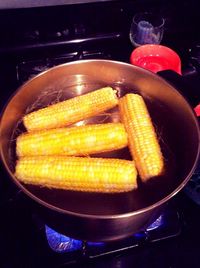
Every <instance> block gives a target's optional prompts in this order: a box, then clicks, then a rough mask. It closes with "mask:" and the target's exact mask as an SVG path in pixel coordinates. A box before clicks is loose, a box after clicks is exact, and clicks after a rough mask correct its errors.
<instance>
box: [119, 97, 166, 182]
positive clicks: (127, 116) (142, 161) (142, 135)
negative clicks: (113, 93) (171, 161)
mask: <svg viewBox="0 0 200 268" xmlns="http://www.w3.org/2000/svg"><path fill="white" fill-rule="evenodd" d="M119 109H120V115H121V118H122V121H123V122H124V125H125V128H126V131H127V133H128V144H129V149H130V153H131V155H132V157H133V159H134V160H135V165H136V168H137V169H138V173H139V175H140V177H141V179H142V180H143V181H146V180H148V179H149V178H151V177H154V176H158V175H161V174H162V172H163V169H164V161H163V156H162V152H161V148H160V145H159V142H158V139H157V135H156V132H155V129H154V127H153V123H152V121H151V118H150V114H149V112H148V109H147V107H146V104H145V102H144V100H143V98H142V97H141V96H140V95H138V94H127V95H125V96H124V97H122V98H121V99H120V100H119Z"/></svg>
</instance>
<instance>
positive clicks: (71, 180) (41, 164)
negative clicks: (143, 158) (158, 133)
mask: <svg viewBox="0 0 200 268" xmlns="http://www.w3.org/2000/svg"><path fill="white" fill-rule="evenodd" d="M15 176H16V178H17V179H18V180H19V181H21V182H23V183H25V184H34V185H39V186H45V187H49V188H57V189H66V190H74V191H84V192H102V193H117V192H127V191H131V190H133V189H135V188H137V181H136V177H137V171H136V169H135V166H134V162H133V161H128V160H121V159H111V158H107V159H106V158H87V157H67V156H37V157H31V156H30V157H22V158H20V159H19V160H18V161H17V164H16V170H15Z"/></svg>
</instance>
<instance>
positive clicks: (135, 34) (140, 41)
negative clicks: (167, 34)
mask: <svg viewBox="0 0 200 268" xmlns="http://www.w3.org/2000/svg"><path fill="white" fill-rule="evenodd" d="M164 24H165V20H164V18H162V17H160V16H158V15H156V14H153V13H149V12H144V13H137V14H136V15H135V16H134V17H133V20H132V23H131V28H130V34H129V35H130V41H131V43H132V44H133V46H135V47H138V46H141V45H145V44H160V42H161V41H162V38H163V32H164Z"/></svg>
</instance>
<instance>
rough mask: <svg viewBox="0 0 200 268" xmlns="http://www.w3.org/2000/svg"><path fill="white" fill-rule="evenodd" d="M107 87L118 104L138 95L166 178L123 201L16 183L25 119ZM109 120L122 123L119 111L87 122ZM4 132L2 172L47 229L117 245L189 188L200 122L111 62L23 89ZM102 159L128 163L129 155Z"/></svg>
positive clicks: (1, 127) (153, 79)
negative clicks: (157, 143) (18, 144)
mask: <svg viewBox="0 0 200 268" xmlns="http://www.w3.org/2000/svg"><path fill="white" fill-rule="evenodd" d="M107 85H109V86H113V87H114V88H116V90H117V92H118V96H119V97H120V96H123V95H124V94H126V93H127V92H138V93H139V94H141V95H142V96H143V97H144V99H145V101H146V103H147V106H148V109H149V111H150V114H151V117H152V119H153V122H154V125H155V128H156V131H157V133H158V137H159V141H160V144H161V147H162V150H163V153H164V157H165V163H166V172H165V175H164V176H162V177H159V178H154V179H152V180H151V181H149V183H147V184H145V185H140V187H139V188H138V190H135V191H132V192H129V193H123V194H96V193H95V194H94V193H79V192H72V191H62V190H52V189H51V190H50V189H46V188H40V187H35V186H34V187H33V186H24V185H22V184H21V183H19V182H18V181H17V180H16V178H15V176H14V167H15V160H16V155H15V140H16V136H17V135H19V133H21V132H22V131H24V129H23V126H22V123H21V119H22V116H23V115H24V114H25V113H27V112H30V111H32V110H35V109H38V108H41V107H44V106H46V105H48V104H50V103H54V102H58V101H62V100H64V99H67V98H71V97H74V96H77V95H80V94H84V93H86V92H89V91H92V90H95V89H97V88H100V87H103V86H107ZM110 121H111V122H113V121H114V122H116V121H119V114H118V111H117V108H115V109H113V110H111V111H108V112H107V113H106V114H104V115H101V116H97V117H95V118H91V119H88V120H85V121H84V122H83V123H84V124H87V123H93V122H99V123H101V122H110ZM0 133H1V136H0V142H1V143H0V150H1V159H2V161H3V163H4V166H5V168H6V169H7V171H8V173H9V175H10V177H11V178H12V180H13V181H14V182H15V183H16V184H17V185H18V186H19V187H20V188H21V189H22V190H23V191H24V193H25V194H26V195H28V196H29V197H30V198H31V199H32V200H33V201H34V202H33V203H34V205H35V208H36V209H37V210H38V213H40V215H42V217H43V218H44V220H45V222H46V223H47V224H48V225H49V226H51V227H53V228H54V229H56V230H57V231H60V232H61V233H63V234H66V235H69V236H71V237H74V238H78V239H82V240H91V241H92V240H94V241H107V240H114V239H120V238H123V237H126V236H128V235H130V234H132V233H134V232H137V231H139V230H141V229H144V228H145V227H147V226H148V225H149V224H150V223H152V222H153V221H154V220H155V219H156V218H157V217H158V215H159V214H160V213H161V210H162V207H163V206H164V205H165V204H166V202H167V201H168V200H169V199H170V198H171V197H173V196H174V195H175V194H176V193H177V192H178V191H180V190H181V189H182V188H183V187H184V185H185V184H186V183H187V181H188V180H189V178H190V177H191V175H192V173H193V170H194V168H195V165H196V162H197V158H198V154H199V128H198V123H197V120H196V117H195V115H194V113H193V110H192V109H191V107H190V105H189V104H188V103H187V102H186V100H185V99H184V98H183V97H182V95H181V94H180V93H179V92H178V91H176V90H175V89H174V88H173V87H172V86H171V85H170V84H168V83H167V82H165V81H164V80H163V79H161V78H160V77H159V76H157V75H155V74H153V73H151V72H149V71H146V70H144V69H141V68H138V67H135V66H133V65H129V64H125V63H121V62H114V61H108V60H84V61H77V62H71V63H67V64H64V65H60V66H57V67H54V68H52V69H49V70H48V71H46V72H44V73H42V74H40V75H38V76H37V77H35V78H33V79H32V80H30V81H28V82H27V83H25V84H24V85H23V86H22V87H21V88H19V89H18V90H17V91H16V92H15V94H14V95H13V96H12V97H11V99H10V101H9V102H8V103H7V105H6V107H5V110H4V111H3V114H2V118H1V123H0ZM101 156H102V155H101ZM103 156H105V157H118V158H126V159H129V158H130V155H129V153H128V150H127V149H125V150H119V151H117V152H115V153H107V154H104V155H103Z"/></svg>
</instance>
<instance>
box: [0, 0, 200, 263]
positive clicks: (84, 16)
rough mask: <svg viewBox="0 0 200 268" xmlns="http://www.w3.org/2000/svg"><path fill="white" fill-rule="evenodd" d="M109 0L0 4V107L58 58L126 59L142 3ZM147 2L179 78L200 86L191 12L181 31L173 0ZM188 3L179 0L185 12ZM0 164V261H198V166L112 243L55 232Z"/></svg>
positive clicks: (57, 60)
mask: <svg viewBox="0 0 200 268" xmlns="http://www.w3.org/2000/svg"><path fill="white" fill-rule="evenodd" d="M109 2H110V3H106V4H105V5H106V9H105V5H103V4H100V3H98V4H97V3H95V4H92V5H83V6H82V5H77V6H76V7H74V6H73V7H71V6H69V7H67V8H66V7H54V8H46V9H30V10H26V9H23V10H20V9H19V10H17V11H16V10H4V11H0V13H1V16H0V21H1V25H7V27H6V28H4V29H3V28H2V29H0V33H1V34H2V33H3V34H4V36H5V38H4V40H3V41H2V43H1V44H0V55H1V58H2V61H1V63H0V85H1V89H0V97H1V98H0V108H1V110H2V108H3V106H4V105H5V103H6V101H7V100H8V99H9V97H10V96H11V95H12V94H13V92H14V91H15V90H16V89H17V88H18V87H19V86H20V85H21V84H23V83H24V82H25V81H27V80H28V79H30V78H32V77H33V76H35V75H37V74H38V73H40V72H41V71H44V70H46V69H48V68H50V67H53V66H56V65H58V64H62V63H66V62H69V61H74V60H79V59H92V58H98V59H102V58H103V59H112V60H119V61H123V62H127V63H128V62H129V57H130V54H131V51H132V50H133V47H132V45H131V43H130V40H129V34H128V32H129V26H130V19H131V17H132V14H133V13H135V12H137V11H138V10H141V6H140V5H139V4H138V1H124V2H123V1H109ZM111 2H115V4H114V3H111ZM133 2H134V3H133ZM144 2H145V1H144ZM150 2H151V3H150V4H152V3H153V4H154V6H153V7H150V6H149V5H150V4H148V3H146V2H145V8H148V9H151V11H152V10H153V11H155V12H160V13H162V15H164V16H165V17H166V22H167V23H166V29H165V33H164V38H163V45H167V46H169V47H171V48H172V49H174V50H175V51H176V52H177V53H178V54H179V55H180V57H181V60H182V69H183V77H184V84H185V83H186V84H187V85H188V83H190V84H189V85H190V87H193V85H195V86H196V87H198V83H200V75H199V51H200V47H199V45H198V34H197V35H195V38H193V37H194V27H193V26H194V25H195V23H196V17H195V14H196V12H194V13H193V15H194V17H193V18H192V16H191V15H190V18H191V25H190V27H189V25H185V24H184V26H185V28H184V29H185V31H184V32H183V29H182V25H179V23H180V22H177V19H176V17H175V14H177V12H175V8H176V7H177V5H178V3H176V1H175V2H174V1H173V3H171V1H168V4H167V5H166V6H165V8H163V7H160V6H159V5H158V4H156V2H157V1H150ZM194 2H195V1H194ZM187 9H188V5H187V3H185V1H184V3H183V10H182V12H183V14H185V12H186V11H187ZM194 9H195V4H194ZM36 11H37V12H36ZM55 12H56V13H57V14H59V15H60V16H56V18H57V21H56V23H55V20H52V21H51V20H50V18H52V17H53V16H54V15H55ZM74 12H75V13H74ZM102 12H104V13H102ZM36 13H37V16H35V14H36ZM190 13H192V12H191V11H190V12H189V14H190ZM72 14H73V15H72ZM74 14H76V16H74ZM101 14H104V16H102V15H101ZM110 14H112V16H111V15H110ZM10 18H12V20H11V19H10ZM19 18H20V19H19ZM91 18H92V20H91ZM45 19H46V20H47V22H45ZM14 21H15V22H16V23H14ZM181 21H182V20H181ZM25 22H27V23H25ZM122 22H123V23H122ZM174 23H175V24H174ZM15 24H16V25H15ZM66 25H67V26H66ZM47 26H49V29H50V30H48V31H47V30H46V29H48V27H47ZM89 26H90V27H89ZM174 32H175V34H174ZM8 33H9V34H8ZM16 37H17V38H16ZM199 41H200V39H199ZM166 79H167V76H166ZM191 81H192V82H191ZM187 88H188V87H187ZM188 94H189V95H191V94H190V93H188ZM195 94H197V95H198V91H196V93H195ZM199 96H200V94H199ZM191 98H192V99H194V96H192V97H191ZM195 100H196V99H195ZM0 171H1V180H0V208H1V214H2V216H1V221H0V241H1V243H0V254H1V255H0V256H1V258H0V267H9V268H10V267H11V268H12V267H17V268H18V267H22V268H24V267H37V268H38V267H55V268H57V267H133V265H134V267H149V266H150V267H189V266H190V267H199V260H198V254H199V238H198V237H199V235H200V231H199V224H200V213H199V212H200V207H199V206H198V205H197V203H198V202H196V199H195V198H193V201H192V198H190V197H191V196H193V197H194V194H193V195H192V194H191V193H192V191H193V192H194V190H195V195H196V196H197V195H198V193H199V187H198V181H199V171H198V170H197V171H196V173H195V174H194V176H193V177H192V180H191V181H190V182H189V184H188V185H189V187H190V188H189V192H190V194H188V192H187V191H185V190H184V191H182V192H180V193H179V194H178V195H177V196H176V197H175V198H173V199H172V200H171V201H170V202H169V203H168V205H167V207H166V210H165V211H164V212H163V214H162V215H161V216H160V217H159V218H158V219H157V220H156V221H155V222H154V223H153V224H152V225H151V226H149V227H148V228H147V230H145V231H143V232H140V233H137V234H133V235H132V236H131V237H129V238H127V239H124V240H123V241H116V242H112V243H102V242H101V243H100V242H99V243H98V242H96V243H94V242H91V241H79V240H75V239H73V238H69V237H66V236H63V235H62V234H59V233H57V232H56V230H53V229H51V228H50V227H49V226H47V225H45V223H44V222H42V221H41V219H40V218H39V217H38V215H36V214H35V213H34V211H33V209H32V204H31V202H30V200H29V199H28V198H27V197H26V196H24V194H23V193H22V192H21V191H19V189H18V188H17V187H16V186H15V185H13V183H12V182H11V181H10V180H9V179H8V176H7V174H6V173H5V171H4V169H3V168H2V166H1V167H0ZM193 182H195V187H194V183H193Z"/></svg>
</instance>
